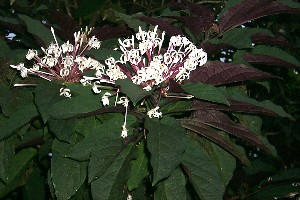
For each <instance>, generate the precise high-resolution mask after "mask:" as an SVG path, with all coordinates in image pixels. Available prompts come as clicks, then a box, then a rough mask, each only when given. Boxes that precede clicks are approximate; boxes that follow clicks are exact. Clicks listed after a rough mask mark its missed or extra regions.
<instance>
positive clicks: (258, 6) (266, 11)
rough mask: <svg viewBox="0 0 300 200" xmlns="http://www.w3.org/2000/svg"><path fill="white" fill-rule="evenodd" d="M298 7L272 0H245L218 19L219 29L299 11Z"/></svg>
mask: <svg viewBox="0 0 300 200" xmlns="http://www.w3.org/2000/svg"><path fill="white" fill-rule="evenodd" d="M299 12H300V10H299V9H293V8H290V7H288V6H286V5H284V4H280V3H278V2H276V1H273V0H245V1H243V2H241V3H239V4H237V5H235V6H234V7H232V8H231V9H229V10H228V11H227V12H226V13H225V14H224V15H223V16H222V17H221V19H220V21H219V26H220V31H221V32H225V31H226V30H228V29H232V28H234V27H237V26H239V25H241V24H244V23H245V22H248V21H251V20H254V19H258V18H260V17H264V16H267V15H273V14H279V13H299Z"/></svg>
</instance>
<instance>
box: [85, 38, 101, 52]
mask: <svg viewBox="0 0 300 200" xmlns="http://www.w3.org/2000/svg"><path fill="white" fill-rule="evenodd" d="M88 45H89V46H90V47H91V48H94V49H99V48H100V45H101V42H100V41H99V40H98V39H97V38H96V37H95V36H93V37H91V38H90V39H89V41H88Z"/></svg>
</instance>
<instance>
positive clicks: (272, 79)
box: [0, 0, 300, 200]
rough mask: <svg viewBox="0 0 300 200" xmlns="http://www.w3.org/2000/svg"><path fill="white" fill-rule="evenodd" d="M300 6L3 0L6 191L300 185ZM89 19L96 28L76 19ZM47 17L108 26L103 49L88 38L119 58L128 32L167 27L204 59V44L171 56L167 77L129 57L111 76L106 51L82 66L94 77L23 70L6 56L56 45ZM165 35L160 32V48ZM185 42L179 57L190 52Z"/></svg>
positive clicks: (69, 26)
mask: <svg viewBox="0 0 300 200" xmlns="http://www.w3.org/2000/svg"><path fill="white" fill-rule="evenodd" d="M299 13H300V4H299V3H296V2H294V1H291V0H290V1H280V0H277V1H273V0H255V1H253V0H229V1H227V2H226V3H220V2H218V1H208V2H206V1H194V2H192V1H188V0H182V1H180V2H179V1H162V2H158V1H154V0H153V1H132V2H130V3H123V2H121V1H117V2H115V1H101V3H99V1H96V0H89V1H83V0H81V1H59V0H56V1H49V2H43V1H34V2H32V1H27V0H15V1H3V3H2V4H1V16H0V24H1V26H0V31H1V33H3V34H2V35H6V37H1V38H0V48H1V51H0V62H1V72H2V73H1V82H0V84H1V87H0V90H1V92H0V106H1V114H0V128H1V132H0V198H3V199H13V198H14V197H15V196H17V198H18V199H45V198H47V199H59V200H60V199H86V200H88V199H130V198H132V199H172V200H173V199H217V200H218V199H222V198H224V199H230V198H240V199H273V198H274V197H277V198H278V197H279V198H282V197H297V196H298V197H299V194H300V190H299V187H300V186H299V182H300V180H299V167H300V164H299V158H298V160H297V157H296V156H295V155H297V153H291V152H292V151H295V150H296V151H298V153H299V148H297V147H298V144H299V141H300V139H299V135H297V133H298V132H297V130H298V129H297V128H294V126H291V125H292V124H293V123H294V122H295V121H296V122H298V121H299V110H298V109H299V107H298V106H299V104H298V103H297V102H296V100H295V99H297V95H298V94H299V93H298V92H299V85H296V84H299V76H298V71H299V66H300V65H299V64H300V63H299V62H300V61H299V58H297V56H298V55H299V53H300V52H299V41H300V38H299V34H297V33H299V30H300V26H299V23H294V22H293V21H292V19H294V18H295V19H299V16H298V15H297V14H299ZM275 14H280V15H279V16H284V17H285V18H288V19H289V23H286V24H285V21H284V23H283V22H281V21H280V17H276V15H275ZM284 24H285V26H290V27H285V28H284V29H283V28H282V27H281V26H283V25H284ZM85 26H90V27H91V26H94V27H95V28H94V29H93V30H92V31H91V33H90V34H88V33H86V34H85V33H83V31H82V32H78V31H79V30H80V27H85ZM50 27H53V30H54V32H55V34H56V38H55V40H57V43H58V44H59V45H62V43H63V41H64V42H66V41H68V40H69V41H73V34H74V33H82V35H81V36H80V37H82V38H83V37H84V38H85V39H82V41H81V42H80V40H78V41H76V37H75V44H76V42H78V44H79V43H80V44H81V43H82V44H84V45H87V46H88V44H89V40H88V37H89V36H95V37H96V38H98V39H99V40H101V41H102V43H101V47H100V49H93V50H91V49H88V48H84V49H82V52H83V51H85V54H84V55H86V56H87V57H88V58H91V59H93V60H96V62H97V63H101V67H102V64H103V65H104V64H106V65H109V64H107V63H109V62H110V63H112V61H111V60H112V59H113V60H119V59H120V60H121V59H122V55H123V53H124V52H127V51H126V50H124V49H125V48H124V46H126V44H125V41H129V40H130V38H131V35H135V34H136V33H142V31H141V30H143V31H146V30H149V32H148V33H150V32H151V31H152V30H153V31H152V33H155V34H157V35H160V36H162V40H163V34H164V33H165V34H166V35H165V38H164V39H165V41H169V40H172V38H173V37H174V36H176V35H180V37H182V38H183V37H186V38H187V39H188V40H189V41H191V43H192V44H193V45H195V49H198V50H199V51H200V50H201V55H205V54H204V53H205V52H206V53H207V56H208V60H207V62H206V58H204V56H203V57H201V59H200V58H199V59H200V60H201V62H200V61H199V62H198V63H197V68H196V69H194V70H191V71H189V76H188V79H181V78H178V77H180V76H172V73H173V74H175V73H178V71H175V70H174V71H172V70H171V69H169V70H170V71H169V72H172V73H171V75H168V76H165V77H164V80H163V81H160V82H158V83H154V81H153V80H147V81H141V82H140V83H137V82H138V81H134V79H133V78H132V77H134V76H135V75H136V74H134V73H135V72H137V71H138V70H136V71H134V70H135V69H134V67H135V65H133V64H132V63H133V62H131V61H128V62H124V63H125V64H126V65H123V66H121V64H120V63H121V62H117V63H118V64H120V67H119V68H120V69H122V72H124V74H122V75H124V76H125V75H126V76H125V78H124V77H123V78H117V80H112V79H109V81H108V79H105V81H103V80H104V79H101V78H102V77H104V78H107V77H106V76H107V74H108V71H107V69H105V70H104V71H103V73H102V74H101V75H102V76H100V78H99V76H97V77H95V71H98V72H99V71H101V70H102V68H101V70H100V67H99V66H100V64H99V65H98V64H97V66H98V67H99V68H96V67H95V68H91V69H89V70H86V71H83V70H82V73H79V75H78V73H74V74H76V76H77V75H78V76H80V77H79V78H83V79H85V81H86V82H88V83H90V85H89V84H84V85H85V86H83V85H82V84H81V83H80V82H79V79H76V81H74V80H72V81H68V79H67V78H66V79H64V78H60V79H58V80H52V78H51V80H52V81H47V80H48V79H47V80H44V79H40V78H38V77H34V76H29V77H27V78H25V79H23V78H21V77H19V75H18V74H16V72H15V71H14V70H13V69H11V68H10V67H9V65H14V66H16V64H17V63H18V62H25V61H24V60H25V59H24V57H25V55H26V53H27V50H28V49H40V47H43V48H45V49H47V46H48V45H49V44H50V42H51V41H53V40H54V38H53V36H52V34H51V29H50ZM139 27H141V30H140V28H139ZM282 33H284V34H282ZM11 35H13V36H11ZM78 37H79V36H78ZM119 37H124V38H129V39H127V40H126V39H125V40H124V41H123V43H122V40H119V41H118V38H119ZM155 37H158V36H155ZM118 42H119V43H120V45H119V44H118ZM136 42H137V41H136ZM122 44H123V46H122ZM170 44H172V43H171V42H170V43H169V45H170ZM133 46H134V45H133ZM75 47H76V45H75ZM122 47H123V48H122ZM116 48H118V50H116ZM160 48H161V49H160ZM169 48H170V46H169V47H168V46H167V45H166V44H165V43H163V44H161V45H160V46H159V50H158V52H160V51H162V52H163V53H166V52H168V49H169ZM184 48H186V46H184V47H183V46H181V47H180V48H179V50H178V49H174V51H175V50H176V51H177V50H178V52H180V51H181V50H182V49H184ZM78 49H80V48H78ZM154 49H155V48H153V51H152V52H154V53H153V55H154V56H155V55H156V54H155V53H157V52H155V50H154ZM182 51H183V50H182ZM70 52H73V55H75V54H76V50H74V51H70ZM186 52H187V53H186ZM186 52H185V53H186V54H184V55H185V56H184V57H182V58H181V60H180V59H179V60H178V62H176V63H175V64H174V65H173V66H175V65H176V66H178V65H181V64H182V65H183V63H184V62H187V61H186V60H187V59H190V57H188V56H189V55H190V53H191V52H192V50H188V51H186ZM38 53H42V51H40V50H38ZM44 53H46V52H45V51H44ZM148 53H149V52H148ZM198 53H199V52H198ZM157 54H160V53H157ZM199 54H200V53H199ZM66 55H69V54H68V53H66ZM147 55H148V57H147V59H148V60H147V61H144V60H143V63H144V64H145V65H146V64H149V65H150V63H151V62H152V60H151V59H149V57H151V56H149V54H147ZM60 59H61V60H59V61H58V62H63V58H60ZM123 59H124V57H123ZM108 60H110V61H109V62H108ZM145 60H146V59H145ZM205 62H206V63H205ZM124 63H122V64H124ZM162 63H167V61H162ZM204 63H205V64H204ZM24 65H25V66H30V62H29V61H26V62H25V64H24ZM113 65H115V63H114V64H113ZM130 67H131V68H130ZM93 70H95V71H93ZM50 72H51V71H50ZM58 73H59V72H58ZM137 74H138V73H137ZM178 74H179V73H178ZM33 75H34V73H33ZM86 77H94V78H93V79H88V78H86ZM42 78H43V77H42ZM131 78H132V79H131ZM137 79H138V78H137ZM90 80H92V81H91V82H89V81H90ZM95 80H96V81H95ZM101 80H102V82H101ZM283 80H287V81H286V82H283ZM93 81H94V82H93ZM97 81H100V82H97ZM20 85H22V87H20ZM23 86H26V87H23ZM146 86H150V89H149V88H146ZM99 88H100V89H101V91H100V89H99ZM145 88H146V89H145ZM93 91H94V92H93ZM69 92H70V94H71V96H70V95H69ZM68 97H70V98H68ZM107 101H108V103H109V105H107V104H106V103H107ZM113 101H115V104H114V103H112V102H113ZM275 103H277V104H278V105H276V104H275ZM279 105H281V106H283V108H282V107H281V106H279ZM285 110H287V112H286V111H285ZM288 113H289V114H288ZM124 120H125V121H124ZM286 124H289V125H290V126H286ZM278 130H282V132H283V134H272V133H273V132H276V131H278ZM121 136H122V137H121ZM278 138H279V139H278ZM269 141H271V143H270V142H269ZM289 144H290V145H289ZM286 148H289V149H290V151H289V152H288V153H287V152H285V151H284V150H285V149H286ZM285 155H287V157H285ZM257 156H258V158H256V157H257ZM288 158H289V159H288ZM278 171H279V172H278ZM238 173H240V174H242V177H241V176H239V175H238ZM254 177H255V178H256V179H255V180H254V181H252V182H251V180H252V179H253V178H254ZM258 177H262V178H258ZM268 177H269V178H268ZM267 178H268V181H266V180H267ZM36 190H38V191H39V192H38V193H36V192H34V191H36Z"/></svg>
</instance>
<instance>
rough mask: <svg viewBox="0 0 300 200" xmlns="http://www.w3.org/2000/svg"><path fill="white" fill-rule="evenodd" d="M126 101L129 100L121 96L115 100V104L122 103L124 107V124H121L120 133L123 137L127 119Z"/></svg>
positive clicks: (125, 134) (125, 133) (125, 131)
mask: <svg viewBox="0 0 300 200" xmlns="http://www.w3.org/2000/svg"><path fill="white" fill-rule="evenodd" d="M128 103H129V100H128V99H127V97H121V98H120V100H119V101H118V102H117V104H122V105H123V106H124V107H125V116H124V124H123V126H122V133H121V136H122V137H123V138H125V137H127V129H126V121H127V112H128Z"/></svg>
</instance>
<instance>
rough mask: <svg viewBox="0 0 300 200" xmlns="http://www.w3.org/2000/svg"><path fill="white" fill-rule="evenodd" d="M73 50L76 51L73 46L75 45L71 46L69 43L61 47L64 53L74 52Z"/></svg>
mask: <svg viewBox="0 0 300 200" xmlns="http://www.w3.org/2000/svg"><path fill="white" fill-rule="evenodd" d="M73 49H74V46H73V44H70V42H69V41H67V42H66V43H63V44H62V45H61V50H62V52H63V53H67V52H72V51H73Z"/></svg>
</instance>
